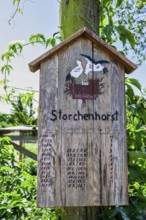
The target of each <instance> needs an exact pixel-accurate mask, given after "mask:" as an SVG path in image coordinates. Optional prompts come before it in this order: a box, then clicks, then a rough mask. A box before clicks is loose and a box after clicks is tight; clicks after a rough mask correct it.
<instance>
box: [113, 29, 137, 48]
mask: <svg viewBox="0 0 146 220" xmlns="http://www.w3.org/2000/svg"><path fill="white" fill-rule="evenodd" d="M116 30H117V32H118V33H119V36H120V40H121V41H122V43H123V45H125V44H126V40H128V41H129V43H130V45H131V47H132V49H134V47H135V44H136V41H135V37H134V34H132V32H131V31H129V30H128V29H126V28H125V26H124V25H119V26H118V27H116Z"/></svg>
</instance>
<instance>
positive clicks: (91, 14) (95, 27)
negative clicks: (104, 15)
mask: <svg viewBox="0 0 146 220" xmlns="http://www.w3.org/2000/svg"><path fill="white" fill-rule="evenodd" d="M60 27H61V35H62V36H63V39H65V38H67V37H69V36H70V35H72V34H73V33H75V32H76V31H78V30H79V29H81V28H83V27H87V28H89V29H90V30H92V31H93V32H95V33H96V34H97V35H98V34H99V0H61V3H60Z"/></svg>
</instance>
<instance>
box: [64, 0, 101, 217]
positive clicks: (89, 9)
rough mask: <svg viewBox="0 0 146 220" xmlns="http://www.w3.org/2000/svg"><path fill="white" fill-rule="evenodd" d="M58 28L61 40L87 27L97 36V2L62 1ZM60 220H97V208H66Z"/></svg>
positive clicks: (86, 0)
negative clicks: (59, 28)
mask: <svg viewBox="0 0 146 220" xmlns="http://www.w3.org/2000/svg"><path fill="white" fill-rule="evenodd" d="M60 27H61V34H62V36H63V39H66V38H67V37H69V36H70V35H72V34H73V33H75V32H76V31H78V30H79V29H81V28H83V27H87V28H89V29H90V30H92V31H93V32H95V33H96V34H97V35H99V0H80V1H79V0H62V1H61V3H60ZM64 210H65V215H64V216H63V217H62V218H61V220H98V219H99V218H98V217H97V216H98V213H99V212H100V208H98V207H66V208H64Z"/></svg>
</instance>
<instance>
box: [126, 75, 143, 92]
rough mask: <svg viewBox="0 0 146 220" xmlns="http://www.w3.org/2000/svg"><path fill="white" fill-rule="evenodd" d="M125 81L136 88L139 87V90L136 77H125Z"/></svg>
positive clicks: (139, 85)
mask: <svg viewBox="0 0 146 220" xmlns="http://www.w3.org/2000/svg"><path fill="white" fill-rule="evenodd" d="M125 82H127V83H130V84H132V85H134V86H135V87H136V88H137V89H139V90H140V91H141V84H140V82H139V81H138V80H137V79H134V78H128V77H126V78H125Z"/></svg>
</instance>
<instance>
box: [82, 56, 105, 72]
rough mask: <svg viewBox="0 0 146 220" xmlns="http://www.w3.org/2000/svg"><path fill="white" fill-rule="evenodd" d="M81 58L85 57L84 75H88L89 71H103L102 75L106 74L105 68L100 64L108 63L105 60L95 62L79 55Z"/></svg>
mask: <svg viewBox="0 0 146 220" xmlns="http://www.w3.org/2000/svg"><path fill="white" fill-rule="evenodd" d="M81 56H83V57H85V59H86V60H87V64H86V68H85V74H86V75H88V73H89V72H91V71H94V72H100V71H103V73H104V74H105V73H107V72H108V70H107V68H106V67H104V66H103V65H102V64H107V63H109V62H108V61H107V60H98V61H95V60H94V59H92V58H91V57H90V56H88V55H85V54H81Z"/></svg>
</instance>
